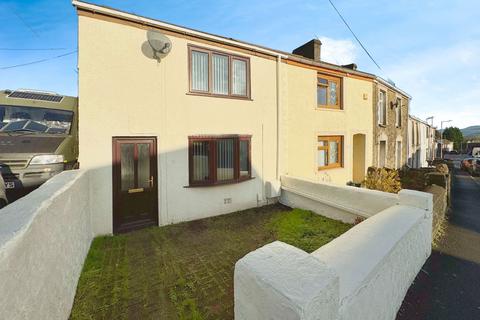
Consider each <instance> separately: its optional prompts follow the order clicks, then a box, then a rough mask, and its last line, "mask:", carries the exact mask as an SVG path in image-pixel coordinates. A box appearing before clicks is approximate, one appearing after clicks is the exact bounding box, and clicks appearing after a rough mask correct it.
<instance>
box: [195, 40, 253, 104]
mask: <svg viewBox="0 0 480 320" xmlns="http://www.w3.org/2000/svg"><path fill="white" fill-rule="evenodd" d="M189 73H190V93H195V94H202V95H211V96H218V97H222V96H224V97H235V98H244V99H245V98H250V60H249V58H245V57H241V56H237V55H233V54H229V53H223V52H217V51H213V50H210V49H204V48H198V47H194V46H189Z"/></svg>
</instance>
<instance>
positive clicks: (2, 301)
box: [0, 170, 93, 320]
mask: <svg viewBox="0 0 480 320" xmlns="http://www.w3.org/2000/svg"><path fill="white" fill-rule="evenodd" d="M88 185H89V184H88V173H86V172H82V171H78V170H76V171H65V172H63V173H61V174H59V175H57V176H55V177H53V178H52V179H50V180H49V181H47V182H46V183H45V184H44V185H42V187H41V188H39V189H37V190H35V191H33V192H32V193H30V194H29V195H27V196H25V197H24V198H22V199H20V200H18V201H16V202H14V203H12V204H10V205H9V206H7V207H5V208H4V209H2V210H0V319H9V320H14V319H36V320H42V319H49V320H50V319H68V317H69V315H70V310H71V307H72V303H73V299H74V297H75V291H76V287H77V282H78V278H79V276H80V273H81V270H82V266H83V262H84V260H85V257H86V255H87V253H88V250H89V247H90V243H91V240H92V238H93V233H92V228H91V224H90V199H89V192H88Z"/></svg>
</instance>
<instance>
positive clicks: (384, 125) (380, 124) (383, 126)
mask: <svg viewBox="0 0 480 320" xmlns="http://www.w3.org/2000/svg"><path fill="white" fill-rule="evenodd" d="M378 126H379V127H382V128H386V127H387V125H386V124H382V123H379V124H378Z"/></svg>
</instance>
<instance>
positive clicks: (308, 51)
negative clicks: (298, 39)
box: [292, 39, 322, 61]
mask: <svg viewBox="0 0 480 320" xmlns="http://www.w3.org/2000/svg"><path fill="white" fill-rule="evenodd" d="M321 47H322V42H321V41H320V40H318V39H313V40H310V41H308V42H307V43H305V44H304V45H302V46H300V47H298V48H297V49H295V50H293V52H292V53H293V54H298V55H299V56H302V57H305V58H308V59H312V60H315V61H320V51H321Z"/></svg>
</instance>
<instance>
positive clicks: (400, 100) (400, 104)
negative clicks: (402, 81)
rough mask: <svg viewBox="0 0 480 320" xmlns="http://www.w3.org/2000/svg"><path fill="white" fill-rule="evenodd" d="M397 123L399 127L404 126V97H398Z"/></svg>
mask: <svg viewBox="0 0 480 320" xmlns="http://www.w3.org/2000/svg"><path fill="white" fill-rule="evenodd" d="M395 111H396V112H395V125H396V126H397V128H400V127H401V126H402V99H400V98H397V108H396V110H395Z"/></svg>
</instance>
